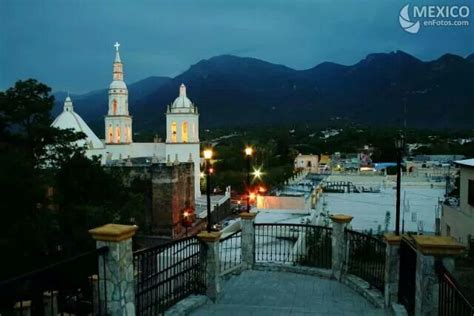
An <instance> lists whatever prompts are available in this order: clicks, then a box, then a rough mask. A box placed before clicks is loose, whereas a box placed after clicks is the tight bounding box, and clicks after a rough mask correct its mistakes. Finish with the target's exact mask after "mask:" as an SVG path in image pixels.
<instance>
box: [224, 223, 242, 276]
mask: <svg viewBox="0 0 474 316" xmlns="http://www.w3.org/2000/svg"><path fill="white" fill-rule="evenodd" d="M241 245H242V231H236V232H235V233H232V234H230V235H229V236H226V237H224V238H222V239H221V240H220V241H219V258H220V273H221V275H222V274H226V272H229V271H231V270H232V269H234V268H235V267H237V266H239V265H240V264H241V263H242V248H241Z"/></svg>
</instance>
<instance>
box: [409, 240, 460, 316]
mask: <svg viewBox="0 0 474 316" xmlns="http://www.w3.org/2000/svg"><path fill="white" fill-rule="evenodd" d="M413 239H414V242H415V244H416V247H417V256H416V280H415V282H416V291H415V315H420V316H424V315H438V303H439V302H438V294H439V278H438V275H437V274H436V267H435V261H436V260H442V262H443V265H444V266H445V267H446V269H448V271H452V270H454V258H453V257H454V256H456V255H459V254H460V253H461V252H462V251H463V249H464V246H462V245H461V244H459V243H458V242H457V241H456V240H455V239H454V238H453V237H448V236H425V235H420V236H415V237H413Z"/></svg>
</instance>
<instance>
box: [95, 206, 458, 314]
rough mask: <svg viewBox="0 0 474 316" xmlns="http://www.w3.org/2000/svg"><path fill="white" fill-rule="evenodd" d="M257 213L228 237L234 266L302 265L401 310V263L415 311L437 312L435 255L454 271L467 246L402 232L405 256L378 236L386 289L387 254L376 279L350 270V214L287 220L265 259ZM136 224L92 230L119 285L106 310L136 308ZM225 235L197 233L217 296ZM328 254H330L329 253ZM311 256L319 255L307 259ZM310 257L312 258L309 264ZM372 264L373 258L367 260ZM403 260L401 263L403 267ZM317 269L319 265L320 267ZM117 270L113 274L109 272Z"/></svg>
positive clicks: (208, 287)
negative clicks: (316, 222)
mask: <svg viewBox="0 0 474 316" xmlns="http://www.w3.org/2000/svg"><path fill="white" fill-rule="evenodd" d="M255 216H256V214H254V213H245V212H244V213H241V215H240V217H241V232H240V233H239V234H236V235H233V236H232V237H233V238H230V239H228V240H232V241H230V242H229V241H227V242H228V243H231V244H232V246H231V247H230V248H235V249H237V248H238V251H239V254H238V258H237V256H233V255H234V254H233V253H232V252H231V253H230V255H231V258H232V259H230V261H229V262H230V263H231V265H232V267H231V268H232V269H233V270H241V269H260V268H261V267H260V266H262V265H268V266H271V268H272V269H273V268H274V267H275V265H276V266H279V267H283V268H284V269H287V270H289V271H290V270H291V269H299V270H298V271H297V272H299V273H309V274H316V275H321V276H326V277H330V278H333V279H335V280H338V281H340V282H344V283H345V284H347V285H348V286H351V287H353V288H354V289H356V290H360V292H361V294H363V295H364V296H365V297H366V298H367V299H368V300H369V301H371V302H372V303H374V304H376V305H379V306H380V304H382V306H383V305H385V307H386V308H390V307H391V308H393V309H394V310H399V308H400V305H399V304H398V300H399V295H398V294H399V293H398V292H399V283H400V272H401V270H403V269H405V270H407V269H406V267H405V264H406V263H402V264H401V263H400V262H408V261H410V260H411V263H410V264H413V269H412V270H411V271H412V272H413V273H411V274H410V273H409V274H407V275H408V276H409V277H411V278H412V279H409V280H408V281H409V282H412V283H414V284H415V287H414V290H413V297H411V298H410V297H409V299H412V301H413V306H414V310H413V311H412V312H413V313H414V314H415V315H436V314H437V313H438V305H439V302H438V291H439V278H438V277H437V275H436V271H435V261H437V260H442V262H443V264H444V266H445V267H446V269H447V270H449V271H452V270H453V269H454V260H453V256H455V255H458V254H460V253H461V251H462V250H463V246H462V245H460V244H459V243H457V242H456V241H455V240H454V239H453V238H451V237H441V236H413V237H412V236H403V238H410V243H411V244H413V251H414V255H413V254H412V255H411V256H410V258H408V259H407V258H403V254H402V255H400V251H399V249H400V243H401V242H403V238H402V236H394V235H392V234H387V235H385V236H384V243H385V247H382V246H381V245H380V242H378V241H377V242H376V243H375V242H374V244H376V245H377V249H378V250H377V253H379V250H380V249H382V248H385V260H384V263H383V270H384V273H383V290H382V291H379V290H377V289H375V288H374V286H372V285H371V284H370V283H373V284H376V285H377V287H379V288H380V286H378V285H379V284H380V278H381V276H380V273H379V272H380V271H379V270H380V262H381V261H380V260H383V259H380V260H379V259H377V261H376V262H375V264H377V266H376V267H375V266H374V267H370V269H372V270H374V271H377V278H376V279H372V281H374V280H375V281H376V282H371V280H366V281H364V280H362V279H360V278H357V277H356V276H354V275H352V274H350V272H351V271H350V269H349V268H350V263H349V262H350V258H349V256H350V254H351V251H350V249H349V247H350V246H351V243H350V242H348V239H347V233H346V226H347V225H348V224H349V223H350V222H351V220H352V217H351V216H347V215H333V216H331V220H332V229H330V228H324V229H323V230H321V229H319V228H318V227H317V226H312V225H292V224H291V225H289V226H288V229H286V228H285V229H283V230H281V229H280V230H279V232H278V234H280V236H278V237H279V238H278V239H279V240H282V241H283V240H286V241H288V245H287V247H286V248H285V250H284V251H282V252H281V253H279V255H278V256H276V257H275V258H276V259H278V260H267V259H268V257H264V259H265V260H261V255H262V254H263V252H262V249H261V248H258V249H256V247H261V245H259V240H260V239H261V238H266V237H267V235H268V234H266V233H265V232H264V233H263V234H262V231H259V229H262V228H263V229H264V230H265V228H264V226H262V225H261V224H257V225H255V223H254V222H255ZM269 225H270V226H271V225H272V224H269ZM273 225H274V224H273ZM270 226H268V227H270ZM290 226H291V227H290ZM306 226H307V227H306ZM315 227H316V228H315ZM135 230H136V227H133V226H123V225H112V226H110V225H106V226H104V227H101V228H98V229H94V230H91V233H92V234H93V236H94V238H95V239H96V240H97V245H98V247H103V246H108V247H109V248H110V250H111V251H110V252H109V254H108V255H107V256H105V257H104V258H103V259H102V260H105V262H104V264H105V265H106V266H107V267H108V268H107V269H105V271H102V272H101V273H103V274H106V275H99V277H100V278H102V279H105V280H107V281H108V283H107V289H109V288H114V289H115V290H114V291H107V296H108V297H107V314H110V315H134V313H135V310H136V309H135V300H134V296H135V294H134V289H135V286H134V284H135V283H136V280H134V277H135V276H134V272H133V271H134V270H133V260H132V259H133V253H132V249H131V238H132V236H133V234H134V232H135ZM275 232H276V231H275ZM276 233H277V232H276ZM220 236H221V233H220V232H211V233H208V232H202V233H200V234H199V235H198V236H197V239H198V240H199V243H200V246H199V247H201V248H200V251H199V253H200V254H201V255H200V261H202V262H203V264H202V267H203V269H204V270H203V273H204V274H205V277H204V278H203V279H205V293H206V295H207V297H209V298H210V299H212V300H215V299H217V297H218V296H219V293H220V291H221V282H222V274H223V272H224V270H227V269H226V268H227V266H225V267H223V268H221V265H226V263H225V262H222V261H223V260H222V258H223V257H222V254H221V251H220V247H221V243H220V239H221V238H220ZM270 237H271V236H270ZM274 237H276V236H274ZM271 238H273V237H271ZM328 238H329V239H328ZM313 239H314V240H316V241H317V245H318V247H313V249H312V248H311V247H310V243H311V242H312V241H314V240H313ZM328 240H330V242H329V241H328ZM256 241H257V242H256ZM224 242H225V241H224ZM263 243H265V241H263ZM328 247H330V249H329V248H328ZM311 249H312V250H311ZM318 252H320V253H318ZM256 254H257V255H258V256H259V257H258V258H256ZM329 254H330V260H329V257H328V255H329ZM271 256H272V254H270V258H271ZM326 257H327V260H326V259H324V258H326ZM118 258H120V260H118ZM311 258H312V259H314V260H312V261H311V260H310V261H308V260H306V259H311ZM280 259H281V260H280ZM290 259H291V260H290ZM322 259H324V260H322ZM359 259H360V258H359ZM435 259H436V260H435ZM225 260H227V259H225ZM225 260H224V261H225ZM407 260H408V261H407ZM287 261H288V262H287ZM379 261H380V262H379ZM305 262H306V263H308V262H309V263H310V264H306V266H305ZM368 264H373V263H370V262H368ZM401 265H402V267H400V266H401ZM224 268H225V269H224ZM223 269H224V270H223ZM370 269H369V270H370ZM316 270H318V271H317V272H315V271H316ZM112 272H113V275H108V273H112ZM178 272H179V271H178ZM360 276H361V277H362V278H364V276H365V274H364V273H361V274H360ZM405 281H407V280H405ZM402 283H403V282H402ZM112 293H113V294H112ZM382 293H383V295H382ZM109 295H110V297H109ZM380 302H381V303H380Z"/></svg>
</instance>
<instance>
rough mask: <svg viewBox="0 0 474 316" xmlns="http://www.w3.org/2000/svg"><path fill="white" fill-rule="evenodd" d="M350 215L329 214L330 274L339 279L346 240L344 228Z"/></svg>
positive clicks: (344, 260) (343, 265)
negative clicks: (330, 230)
mask: <svg viewBox="0 0 474 316" xmlns="http://www.w3.org/2000/svg"><path fill="white" fill-rule="evenodd" d="M352 218H353V217H352V216H349V215H343V214H336V215H331V220H332V276H333V277H334V278H335V279H336V280H339V281H340V280H341V277H342V275H343V273H344V272H345V266H346V256H347V253H346V252H347V242H346V235H345V233H344V230H345V228H346V226H347V224H349V223H350V222H351V220H352Z"/></svg>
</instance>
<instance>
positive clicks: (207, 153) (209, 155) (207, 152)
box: [203, 148, 213, 160]
mask: <svg viewBox="0 0 474 316" xmlns="http://www.w3.org/2000/svg"><path fill="white" fill-rule="evenodd" d="M203 153H204V159H206V160H211V159H212V156H213V152H212V149H210V148H208V149H204V151H203Z"/></svg>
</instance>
